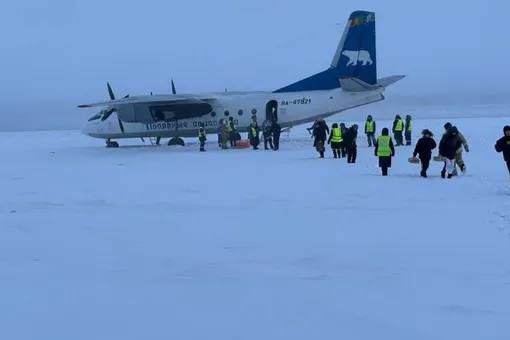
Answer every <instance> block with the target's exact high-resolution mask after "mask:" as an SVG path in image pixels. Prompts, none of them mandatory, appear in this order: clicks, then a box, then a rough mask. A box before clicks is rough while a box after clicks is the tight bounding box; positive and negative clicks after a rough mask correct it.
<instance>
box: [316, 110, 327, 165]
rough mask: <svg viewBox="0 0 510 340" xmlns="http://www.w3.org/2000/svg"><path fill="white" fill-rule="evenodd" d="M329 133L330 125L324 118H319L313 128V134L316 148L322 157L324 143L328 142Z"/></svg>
mask: <svg viewBox="0 0 510 340" xmlns="http://www.w3.org/2000/svg"><path fill="white" fill-rule="evenodd" d="M328 133H329V127H328V125H327V124H326V122H325V121H324V119H322V118H319V119H318V120H317V123H316V124H315V127H314V129H313V135H312V136H313V137H314V141H313V146H314V147H315V150H317V152H318V153H319V155H320V158H324V151H325V147H324V145H325V144H326V138H327V136H328Z"/></svg>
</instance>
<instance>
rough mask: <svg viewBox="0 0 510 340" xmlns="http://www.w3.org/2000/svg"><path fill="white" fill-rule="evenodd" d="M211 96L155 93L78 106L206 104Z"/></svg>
mask: <svg viewBox="0 0 510 340" xmlns="http://www.w3.org/2000/svg"><path fill="white" fill-rule="evenodd" d="M215 100H216V98H213V97H202V96H200V95H197V96H194V95H175V94H159V95H158V94H157V95H152V96H134V97H128V98H119V99H114V100H108V101H102V102H97V103H91V104H81V105H78V107H80V108H87V107H97V106H100V107H104V106H110V105H122V104H144V103H145V104H148V105H149V104H151V103H154V104H156V103H158V104H166V105H186V104H189V105H193V104H207V103H211V102H213V101H215Z"/></svg>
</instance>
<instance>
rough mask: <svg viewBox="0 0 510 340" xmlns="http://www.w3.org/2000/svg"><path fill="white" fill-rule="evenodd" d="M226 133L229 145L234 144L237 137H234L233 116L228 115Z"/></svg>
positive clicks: (235, 132)
mask: <svg viewBox="0 0 510 340" xmlns="http://www.w3.org/2000/svg"><path fill="white" fill-rule="evenodd" d="M227 134H228V141H229V142H230V146H236V142H237V138H236V134H237V131H236V127H235V124H234V117H228V121H227Z"/></svg>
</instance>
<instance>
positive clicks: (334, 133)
mask: <svg viewBox="0 0 510 340" xmlns="http://www.w3.org/2000/svg"><path fill="white" fill-rule="evenodd" d="M342 142H343V138H342V131H341V130H340V128H339V127H338V124H337V123H333V125H332V126H331V133H330V134H329V138H328V144H330V145H331V150H333V158H341V157H340V156H341V151H342Z"/></svg>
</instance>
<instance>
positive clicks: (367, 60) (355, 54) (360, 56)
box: [342, 50, 373, 66]
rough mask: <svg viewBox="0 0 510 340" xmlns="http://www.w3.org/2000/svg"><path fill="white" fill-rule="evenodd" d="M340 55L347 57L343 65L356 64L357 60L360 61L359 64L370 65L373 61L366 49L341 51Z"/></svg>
mask: <svg viewBox="0 0 510 340" xmlns="http://www.w3.org/2000/svg"><path fill="white" fill-rule="evenodd" d="M342 55H344V56H346V57H347V58H349V61H348V62H347V64H345V66H356V65H357V64H358V62H360V61H361V66H366V65H367V64H368V65H372V64H373V61H372V58H371V57H370V53H368V51H366V50H360V51H347V50H345V51H343V52H342Z"/></svg>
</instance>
